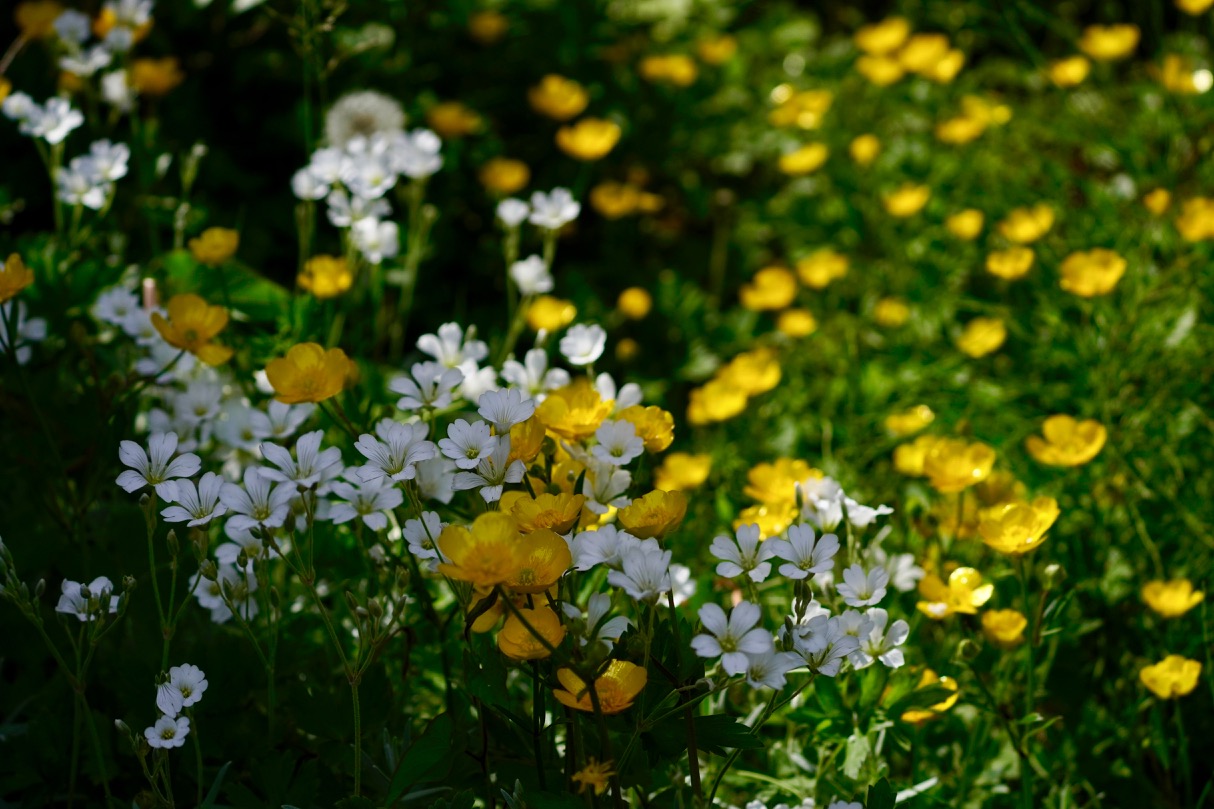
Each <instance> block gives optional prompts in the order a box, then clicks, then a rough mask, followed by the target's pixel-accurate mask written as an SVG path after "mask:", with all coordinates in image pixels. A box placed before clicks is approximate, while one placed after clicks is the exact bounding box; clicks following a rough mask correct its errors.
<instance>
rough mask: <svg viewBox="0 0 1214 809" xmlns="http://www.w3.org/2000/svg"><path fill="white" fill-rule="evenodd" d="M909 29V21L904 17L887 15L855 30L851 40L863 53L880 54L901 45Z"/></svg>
mask: <svg viewBox="0 0 1214 809" xmlns="http://www.w3.org/2000/svg"><path fill="white" fill-rule="evenodd" d="M910 31H911V26H910V22H909V21H908V20H907V19H906V18H905V17H887V18H885V19H884V20H882V21H881V22H876V23H872V24H871V25H866V26H864V27H863V28H861V29H860V30H858V31H856V33H855V36H853V37H852V41H854V42H855V43H856V47H857V48H859V49H860V50H862V51H864V52H865V53H871V54H873V55H874V56H881V55H884V54H887V53H893V52H894V51H896V50H898V48H900V47H902V43H904V42H906V38H907V37H908V36H910Z"/></svg>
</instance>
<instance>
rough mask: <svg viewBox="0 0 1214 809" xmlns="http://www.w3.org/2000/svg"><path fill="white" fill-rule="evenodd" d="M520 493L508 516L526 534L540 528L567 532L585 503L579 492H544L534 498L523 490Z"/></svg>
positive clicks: (560, 532)
mask: <svg viewBox="0 0 1214 809" xmlns="http://www.w3.org/2000/svg"><path fill="white" fill-rule="evenodd" d="M521 494H522V495H523V496H522V497H519V498H516V499H515V501H514V505H513V506H511V508H510V516H511V517H513V518H514V519H515V521H516V522H517V523H518V528H519V530H520V531H522V532H523V533H527V534H529V533H531V532H532V531H538V530H540V529H541V528H543V529H547V530H549V531H555V532H556V533H558V534H567V533H569V531H570V530H571V529H572V528H573V527H574V526H575V525H577V522H578V517H580V516H581V514H582V506H584V505H585V504H586V497H585V495H581V494H567V493H562V494H547V493H544V494H540V495H537V496H536V498H535V499H534V500H532V499H531V497H530V496H528V495H527V494H526V493H525V492H522V493H521ZM504 504H505V500H504V499H503V506H504Z"/></svg>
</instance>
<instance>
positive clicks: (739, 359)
mask: <svg viewBox="0 0 1214 809" xmlns="http://www.w3.org/2000/svg"><path fill="white" fill-rule="evenodd" d="M780 376H781V372H780V361H779V358H778V357H777V356H776V353H775V352H774V351H772V350H771V349H767V348H756V349H755V350H754V351H744V352H742V353H741V354H739V355H737V356H736V357H734V358H733V359H732V360H730V361H729V363H728V364H727V365H726V366H725V367H724V368H722V369H721V370H719V371H717V380H718V381H720V382H723V383H725V384H726V385H728V386H730V387H733V388H737V389H738V390H740V391H742V392H743V393H745V394H746V395H747V396H758V395H759V394H760V393H767V391H769V390H772V389H773V388H775V386H776V385H778V384H780Z"/></svg>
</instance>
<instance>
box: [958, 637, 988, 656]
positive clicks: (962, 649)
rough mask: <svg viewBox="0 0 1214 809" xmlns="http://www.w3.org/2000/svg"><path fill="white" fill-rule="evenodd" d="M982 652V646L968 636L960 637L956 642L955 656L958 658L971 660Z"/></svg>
mask: <svg viewBox="0 0 1214 809" xmlns="http://www.w3.org/2000/svg"><path fill="white" fill-rule="evenodd" d="M980 654H982V647H981V646H979V645H978V644H977V643H975V642H974V641H972V640H970V639H969V638H962V639H961V642H960V643H958V644H957V657H958V659H960V660H967V661H968V660H973V659H974V658H976V657H977V656H978V655H980Z"/></svg>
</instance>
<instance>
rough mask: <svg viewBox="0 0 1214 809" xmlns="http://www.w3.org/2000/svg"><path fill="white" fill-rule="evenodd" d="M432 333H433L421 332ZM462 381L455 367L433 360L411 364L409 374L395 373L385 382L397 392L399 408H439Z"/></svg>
mask: <svg viewBox="0 0 1214 809" xmlns="http://www.w3.org/2000/svg"><path fill="white" fill-rule="evenodd" d="M425 336H433V335H425ZM463 381H464V374H463V372H462V371H460V370H459V369H458V368H448V367H445V366H444V365H442V364H440V363H437V362H418V363H414V365H413V368H412V378H410V377H407V376H398V377H396V378H395V379H393V380H392V381H391V382H389V383H388V390H390V391H392V392H393V393H399V394H400V396H401V398H400V399H398V400H397V402H396V406H397V408H399V409H400V410H421V409H422V408H426V407H433V408H435V409H436V410H442V409H443V408H444V407H447V406H449V405H450V404H451V400H452V396H451V393H452V391H454V390H455V389H456V388H457V387H459V385H460V383H461V382H463Z"/></svg>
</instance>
